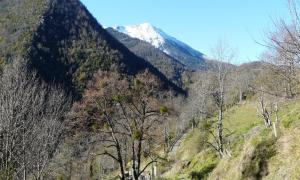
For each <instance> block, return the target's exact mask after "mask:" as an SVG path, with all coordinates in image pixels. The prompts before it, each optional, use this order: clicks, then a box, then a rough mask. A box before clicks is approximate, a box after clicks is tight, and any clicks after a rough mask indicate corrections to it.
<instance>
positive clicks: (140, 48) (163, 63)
mask: <svg viewBox="0 0 300 180" xmlns="http://www.w3.org/2000/svg"><path fill="white" fill-rule="evenodd" d="M107 31H108V32H109V33H110V34H111V35H112V36H114V37H115V38H116V39H118V40H119V41H120V42H121V43H122V44H124V45H125V46H126V47H127V48H128V49H130V50H131V51H132V52H134V53H135V54H136V55H138V56H139V57H142V58H143V59H145V60H147V61H148V62H150V63H151V64H152V65H153V66H154V67H156V68H157V69H159V71H161V72H162V73H163V74H164V75H166V77H167V78H168V79H169V80H171V81H172V82H174V83H175V84H177V85H178V86H180V87H182V86H183V84H184V75H185V73H187V68H186V67H185V65H183V64H182V63H181V62H179V61H178V60H176V59H174V58H172V57H171V56H169V55H167V54H165V53H164V52H162V51H161V50H159V49H157V48H155V47H153V46H152V45H151V44H149V43H147V42H145V41H142V40H139V39H137V38H132V37H130V36H128V35H126V34H123V33H120V32H118V31H116V30H114V29H112V28H107Z"/></svg>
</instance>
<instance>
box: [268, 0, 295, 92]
mask: <svg viewBox="0 0 300 180" xmlns="http://www.w3.org/2000/svg"><path fill="white" fill-rule="evenodd" d="M288 4H289V10H290V15H291V19H292V21H291V23H287V22H286V21H284V20H280V21H279V22H277V23H274V24H275V27H276V31H275V32H271V33H269V34H268V40H267V42H266V46H267V47H269V48H270V53H269V59H268V62H269V63H272V64H273V66H270V67H271V68H273V70H274V72H275V73H276V74H277V75H279V76H280V78H282V79H283V84H284V92H285V95H286V97H287V98H293V97H294V96H295V95H296V94H298V92H297V91H298V89H297V85H298V84H299V81H298V78H297V68H298V65H299V59H300V36H299V32H300V19H299V14H298V7H299V1H297V0H288Z"/></svg>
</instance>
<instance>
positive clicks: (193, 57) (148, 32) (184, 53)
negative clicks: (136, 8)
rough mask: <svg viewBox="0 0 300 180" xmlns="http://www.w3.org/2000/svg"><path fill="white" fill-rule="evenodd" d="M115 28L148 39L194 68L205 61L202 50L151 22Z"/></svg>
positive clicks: (141, 38)
mask: <svg viewBox="0 0 300 180" xmlns="http://www.w3.org/2000/svg"><path fill="white" fill-rule="evenodd" d="M113 29H115V30H117V31H119V32H121V33H124V34H127V35H129V36H130V37H132V38H137V39H140V40H142V41H146V42H148V43H150V44H151V45H152V46H154V47H156V48H158V49H160V50H161V51H163V52H164V53H166V54H168V55H170V56H171V57H173V58H175V59H177V60H179V61H180V62H182V63H183V64H185V65H187V66H190V67H192V68H195V67H196V68H197V66H195V65H201V64H203V62H204V60H203V59H204V57H203V56H204V55H203V54H202V53H201V52H199V51H197V50H195V49H193V48H192V47H190V46H189V45H187V44H185V43H183V42H181V41H179V40H177V39H176V38H174V37H172V36H170V35H168V34H167V33H165V32H164V31H162V30H161V29H159V28H157V27H155V26H152V25H151V24H149V23H143V24H138V25H129V26H115V27H113Z"/></svg>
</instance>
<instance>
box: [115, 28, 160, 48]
mask: <svg viewBox="0 0 300 180" xmlns="http://www.w3.org/2000/svg"><path fill="white" fill-rule="evenodd" d="M113 28H114V29H116V30H118V31H119V32H122V33H125V34H127V35H129V36H131V37H133V38H137V39H140V40H143V41H146V42H148V43H150V44H152V45H153V46H155V47H156V48H159V49H162V48H163V45H164V43H165V39H164V37H162V36H161V35H160V34H159V33H158V32H157V30H156V28H155V27H153V26H152V25H151V24H150V23H143V24H138V25H132V26H117V27H113Z"/></svg>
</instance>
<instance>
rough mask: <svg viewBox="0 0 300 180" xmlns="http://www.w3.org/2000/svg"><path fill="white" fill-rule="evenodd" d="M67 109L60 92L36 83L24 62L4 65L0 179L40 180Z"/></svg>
mask: <svg viewBox="0 0 300 180" xmlns="http://www.w3.org/2000/svg"><path fill="white" fill-rule="evenodd" d="M69 105H70V101H69V98H67V96H66V94H65V93H64V91H63V90H61V89H60V88H56V87H50V86H48V85H46V84H45V83H43V82H42V81H40V80H39V79H38V78H37V76H36V74H35V73H34V72H29V71H28V67H27V62H26V61H25V60H23V59H16V60H14V62H13V63H12V64H11V65H8V67H7V68H6V69H5V70H4V73H3V76H2V77H1V84H0V172H1V173H2V174H1V175H0V176H3V178H4V179H7V178H8V179H9V178H13V179H16V178H17V179H27V178H28V177H31V178H33V179H42V178H43V172H44V171H45V168H46V166H47V164H48V163H49V161H50V159H51V157H52V155H53V153H54V152H55V150H56V147H57V145H58V143H59V140H60V138H61V133H62V130H63V126H62V120H63V116H64V114H65V112H66V111H67V110H68V108H69ZM1 178H2V177H1Z"/></svg>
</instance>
